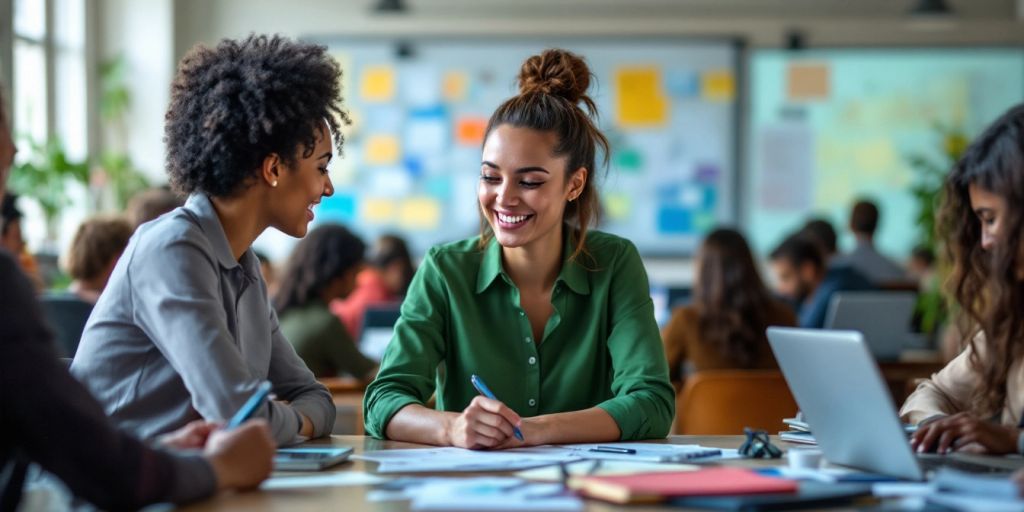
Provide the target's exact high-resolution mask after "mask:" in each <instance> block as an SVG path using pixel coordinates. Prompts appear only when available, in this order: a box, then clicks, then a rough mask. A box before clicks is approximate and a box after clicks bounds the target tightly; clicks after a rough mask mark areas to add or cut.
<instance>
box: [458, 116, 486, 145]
mask: <svg viewBox="0 0 1024 512" xmlns="http://www.w3.org/2000/svg"><path fill="white" fill-rule="evenodd" d="M486 130H487V120H486V119H484V118H482V117H463V118H461V119H459V120H458V121H456V122H455V141H456V143H457V144H459V145H461V146H479V145H481V144H483V143H484V131H486Z"/></svg>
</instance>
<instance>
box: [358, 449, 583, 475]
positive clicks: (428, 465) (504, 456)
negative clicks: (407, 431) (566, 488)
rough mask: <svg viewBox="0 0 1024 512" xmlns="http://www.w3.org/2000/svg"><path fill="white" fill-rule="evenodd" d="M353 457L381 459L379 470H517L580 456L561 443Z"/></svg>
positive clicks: (413, 450)
mask: <svg viewBox="0 0 1024 512" xmlns="http://www.w3.org/2000/svg"><path fill="white" fill-rule="evenodd" d="M353 458H358V459H363V460H369V461H373V462H378V463H380V466H378V467H377V472H378V473H422V472H448V471H452V472H458V471H515V470H519V469H527V468H535V467H540V466H548V465H553V464H558V463H560V462H571V461H575V460H579V458H580V457H578V456H576V455H575V454H574V453H573V452H572V451H570V450H564V449H560V448H558V447H543V446H541V447H534V448H517V449H511V450H501V451H483V450H466V449H462V448H452V447H444V448H413V449H408V450H378V451H371V452H365V453H363V454H361V455H357V456H353Z"/></svg>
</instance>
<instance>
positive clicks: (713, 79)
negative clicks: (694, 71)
mask: <svg viewBox="0 0 1024 512" xmlns="http://www.w3.org/2000/svg"><path fill="white" fill-rule="evenodd" d="M701 95H702V96H703V97H704V99H705V100H708V101H732V99H733V98H735V97H736V79H735V78H734V77H733V75H732V71H725V70H719V71H708V72H706V73H704V76H702V77H701Z"/></svg>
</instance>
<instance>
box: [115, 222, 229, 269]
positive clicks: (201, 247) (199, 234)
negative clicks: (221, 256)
mask: <svg viewBox="0 0 1024 512" xmlns="http://www.w3.org/2000/svg"><path fill="white" fill-rule="evenodd" d="M183 249H184V250H198V251H199V252H202V253H205V254H211V255H212V252H213V249H212V245H211V244H210V241H209V239H208V238H207V237H206V236H205V235H204V233H203V230H202V227H201V226H200V225H199V223H198V221H197V220H196V219H195V218H194V216H193V215H192V214H191V213H190V212H189V211H188V210H187V209H185V208H177V209H175V210H174V211H172V212H170V213H167V214H166V215H163V216H161V217H160V218H158V219H156V220H154V221H151V222H147V223H145V224H143V225H142V226H139V229H138V230H137V231H136V232H135V235H134V236H133V237H132V240H131V242H130V243H129V247H128V248H127V249H126V250H125V254H126V255H127V256H128V257H129V258H130V259H131V261H132V262H133V264H138V263H143V264H147V265H148V264H157V265H159V264H160V262H161V261H163V260H164V258H167V257H169V256H171V255H172V254H173V253H176V252H178V251H181V250H183Z"/></svg>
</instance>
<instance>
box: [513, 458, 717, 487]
mask: <svg viewBox="0 0 1024 512" xmlns="http://www.w3.org/2000/svg"><path fill="white" fill-rule="evenodd" d="M565 469H566V471H567V472H568V473H569V475H571V476H584V475H595V476H619V475H632V474H636V473H670V472H675V471H696V470H697V469H700V466H696V465H693V464H671V463H665V462H631V461H626V460H601V459H590V460H581V461H577V462H570V463H567V464H566V466H565ZM516 476H517V477H519V478H524V479H526V480H535V481H536V480H539V481H546V482H558V481H561V479H562V470H561V469H560V468H558V467H556V466H547V467H543V468H535V469H528V470H525V471H520V472H518V473H516Z"/></svg>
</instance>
